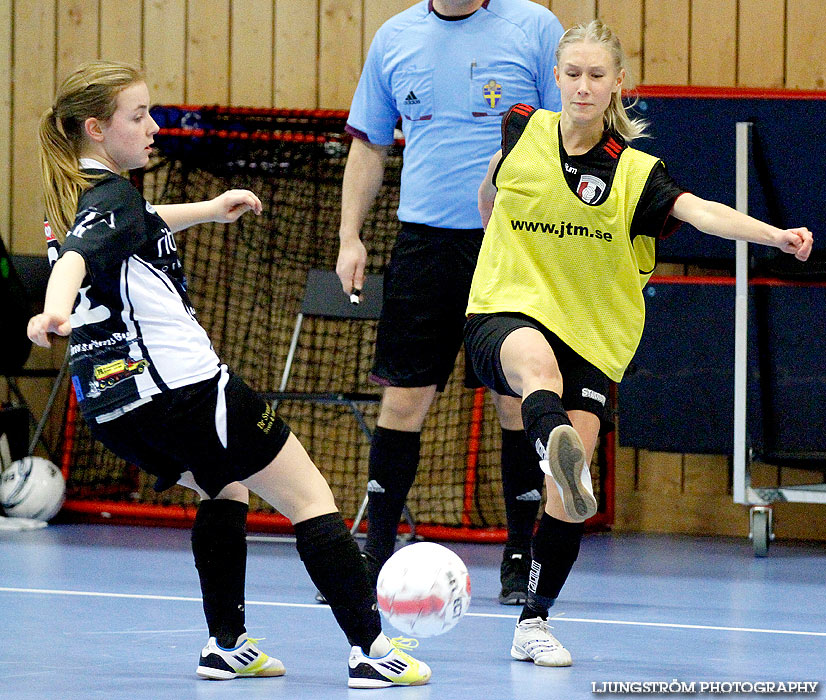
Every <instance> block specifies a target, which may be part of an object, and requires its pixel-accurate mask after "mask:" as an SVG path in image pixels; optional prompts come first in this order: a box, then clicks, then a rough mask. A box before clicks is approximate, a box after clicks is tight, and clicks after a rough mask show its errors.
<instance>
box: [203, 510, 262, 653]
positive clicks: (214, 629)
mask: <svg viewBox="0 0 826 700" xmlns="http://www.w3.org/2000/svg"><path fill="white" fill-rule="evenodd" d="M248 510H249V508H248V506H247V504H246V503H241V502H240V501H233V500H230V499H226V498H217V499H212V500H204V501H201V503H200V505H199V506H198V513H197V514H196V515H195V522H194V523H193V525H192V554H193V555H194V557H195V568H197V569H198V576H199V578H200V579H201V594H202V596H203V601H204V616H205V617H206V621H207V628H208V629H209V636H210V637H215V639H216V641H217V642H218V644H219V645H220V646H222V647H224V648H227V649H231V648H232V647H234V646H235V642H236V641H237V640H238V637H239V636H240V635H242V634H243V633H244V632H245V631H246V628H245V627H244V585H245V580H246V573H247V511H248Z"/></svg>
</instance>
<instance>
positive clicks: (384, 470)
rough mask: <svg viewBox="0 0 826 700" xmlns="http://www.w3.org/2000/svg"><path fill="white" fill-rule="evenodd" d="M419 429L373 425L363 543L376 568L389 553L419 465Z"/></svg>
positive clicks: (391, 550) (392, 548)
mask: <svg viewBox="0 0 826 700" xmlns="http://www.w3.org/2000/svg"><path fill="white" fill-rule="evenodd" d="M421 437H422V434H421V433H420V432H408V431H404V430H391V429H390V428H382V427H377V428H376V431H375V432H374V433H373V440H372V442H371V444H370V464H369V467H368V479H369V481H368V484H367V493H368V496H369V500H368V503H367V542H366V543H365V545H364V551H365V553H366V554H368V555H369V556H370V557H372V558H373V560H374V561H376V562H377V564H378V567H379V568H381V565H382V564H384V562H386V561H387V560H388V559H389V558H390V556H391V555H392V554H393V550H394V549H395V546H396V533H397V532H398V529H399V520H400V518H401V516H402V511H403V510H404V503H405V501H406V500H407V494H408V492H409V491H410V487H411V486H412V485H413V481H414V479H415V478H416V470H417V469H418V468H419V450H420V448H421Z"/></svg>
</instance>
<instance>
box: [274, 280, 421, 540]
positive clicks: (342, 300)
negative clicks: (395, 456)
mask: <svg viewBox="0 0 826 700" xmlns="http://www.w3.org/2000/svg"><path fill="white" fill-rule="evenodd" d="M383 289H384V277H383V275H367V276H366V279H365V284H364V289H363V290H362V292H363V293H362V295H361V297H360V303H358V304H352V303H350V300H349V299H348V298H347V295H346V294H344V292H343V291H342V289H341V282H340V281H339V278H338V276H337V275H336V273H335V271H333V270H310V271H309V272H308V274H307V284H306V286H305V288H304V297H303V299H302V301H301V309H300V311H299V312H298V314H297V315H296V319H295V326H294V328H293V334H292V338H291V341H290V347H289V350H288V351H287V359H286V362H285V365H284V372H283V374H282V375H281V382H280V384H279V386H278V390H277V391H271V392H263V393H262V395H263V396H264V398H266V399H267V400H268V401H272V403H273V407H274V408H275V407H277V406H278V404H279V403H281V402H282V401H305V402H309V403H316V404H327V405H336V406H344V407H345V408H347V409H349V411H350V412H351V413H352V415H353V418H354V419H355V420H356V422H357V423H358V425H359V428H361V432H362V433H363V434H364V436H365V438H366V439H367V441H368V443H369V442H370V440H371V439H372V437H373V431H372V430H371V429H370V426H368V425H367V422H366V421H365V418H364V412H363V408H364V407H365V406H366V405H369V404H377V403H379V402H380V401H381V394H379V393H378V392H375V393H364V392H346V391H329V390H327V391H310V392H308V391H290V390H289V389H288V386H289V383H290V376H291V374H292V370H293V362H294V360H295V356H296V350H297V349H298V347H299V343H300V338H301V331H302V328H303V326H304V321H305V319H307V318H323V319H333V320H342V321H352V320H361V321H376V320H378V318H379V316H380V315H381V305H382V292H383ZM367 501H368V496H367V493H365V495H364V498H363V500H362V502H361V505H360V506H359V509H358V513H357V514H356V517H355V518H354V520H353V526H352V528H351V529H350V532H352V533H353V534H355V533H356V532H357V531H358V528H359V525H360V524H361V521H362V519H363V518H364V513H365V511H366V509H367ZM403 514H404V518H405V520H406V522H407V524H408V525H409V527H410V534H409V535H408V538H409V539H413V538H414V537H415V534H416V522H415V520H414V519H413V516H412V515H411V513H410V511H409V510H408V508H407V506H406V505H405V507H404V513H403Z"/></svg>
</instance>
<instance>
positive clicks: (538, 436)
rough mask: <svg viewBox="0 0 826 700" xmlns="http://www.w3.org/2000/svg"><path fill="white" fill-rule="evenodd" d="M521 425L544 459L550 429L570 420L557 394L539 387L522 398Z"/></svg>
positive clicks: (532, 444) (568, 423) (567, 423)
mask: <svg viewBox="0 0 826 700" xmlns="http://www.w3.org/2000/svg"><path fill="white" fill-rule="evenodd" d="M522 425H524V426H525V434H526V435H527V436H528V441H529V442H530V444H531V447H533V449H534V450H536V453H537V454H538V455H539V456H540V458H541V459H545V458H546V455H545V448H546V447H547V445H548V436H549V435H550V434H551V431H552V430H553V429H554V428H556V427H557V426H558V425H571V420H570V419H569V418H568V414H567V413H566V412H565V408H564V407H563V406H562V399H561V398H560V396H559V394H557V393H556V392H555V391H550V390H548V389H539V390H538V391H534V392H532V393H530V394H528V395H527V396H526V397H525V398H524V399H523V400H522ZM540 448H541V449H540Z"/></svg>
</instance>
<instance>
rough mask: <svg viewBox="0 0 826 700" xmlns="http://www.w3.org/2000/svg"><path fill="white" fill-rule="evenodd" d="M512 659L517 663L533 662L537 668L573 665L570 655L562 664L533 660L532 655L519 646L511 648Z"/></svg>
mask: <svg viewBox="0 0 826 700" xmlns="http://www.w3.org/2000/svg"><path fill="white" fill-rule="evenodd" d="M511 658H512V659H515V660H516V661H532V662H533V663H534V664H535V665H536V666H547V667H550V668H564V667H565V666H571V665H572V661H571V655H570V654H568V657H567V658H566V659H563V662H562V663H547V662H543V661H536V660H535V659H532V658H531V655H530V654H528V653H526V652H525V651H524V650H523V649H520V648H519V647H517V646H512V647H511Z"/></svg>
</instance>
